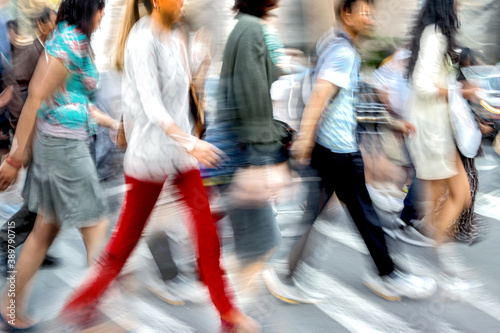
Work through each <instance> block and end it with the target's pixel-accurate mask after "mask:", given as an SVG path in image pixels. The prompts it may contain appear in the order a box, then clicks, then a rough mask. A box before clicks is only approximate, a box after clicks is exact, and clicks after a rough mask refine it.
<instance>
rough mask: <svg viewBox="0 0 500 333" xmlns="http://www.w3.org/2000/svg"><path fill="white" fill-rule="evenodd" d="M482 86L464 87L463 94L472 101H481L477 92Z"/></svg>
mask: <svg viewBox="0 0 500 333" xmlns="http://www.w3.org/2000/svg"><path fill="white" fill-rule="evenodd" d="M480 90H481V89H480V88H476V87H474V88H467V89H462V96H463V97H464V98H465V99H466V100H469V101H471V102H475V103H477V102H479V97H478V96H477V93H478V92H479V91H480Z"/></svg>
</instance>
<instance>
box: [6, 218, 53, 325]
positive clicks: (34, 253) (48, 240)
mask: <svg viewBox="0 0 500 333" xmlns="http://www.w3.org/2000/svg"><path fill="white" fill-rule="evenodd" d="M43 219H44V217H43V215H42V214H38V217H37V219H36V221H35V226H34V227H33V231H32V232H31V234H30V235H29V236H28V239H27V240H26V243H24V246H23V248H22V249H21V253H20V254H19V258H17V263H16V267H15V271H16V272H17V274H16V275H15V295H12V293H7V290H4V294H3V297H2V304H3V306H2V315H3V316H4V318H6V319H7V320H8V319H10V318H9V317H6V316H5V315H6V311H7V310H6V308H7V306H6V305H5V304H10V302H11V300H15V304H16V315H15V325H16V327H17V328H23V327H26V326H30V325H31V323H30V321H29V320H26V319H24V316H23V314H22V309H23V306H22V303H23V300H24V299H25V298H26V296H27V295H26V293H27V291H26V290H27V287H28V284H29V282H30V281H31V279H32V278H33V276H34V275H35V273H36V272H37V271H38V268H39V267H40V265H41V264H42V262H43V260H44V258H45V255H46V254H47V250H48V249H49V247H50V245H51V244H52V242H53V241H54V239H55V238H56V236H57V234H58V233H59V227H58V226H57V225H56V224H53V223H47V222H45V221H44V220H43ZM7 287H8V285H7ZM9 294H10V296H12V297H9Z"/></svg>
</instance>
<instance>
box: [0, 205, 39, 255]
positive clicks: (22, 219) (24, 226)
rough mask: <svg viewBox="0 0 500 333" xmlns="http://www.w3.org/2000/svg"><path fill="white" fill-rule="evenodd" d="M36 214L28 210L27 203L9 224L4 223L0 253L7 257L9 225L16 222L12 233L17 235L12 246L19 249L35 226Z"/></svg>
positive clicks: (0, 238) (0, 232)
mask: <svg viewBox="0 0 500 333" xmlns="http://www.w3.org/2000/svg"><path fill="white" fill-rule="evenodd" d="M36 216H37V214H36V213H32V212H30V211H29V209H28V204H27V203H25V204H24V205H23V206H22V207H21V209H19V211H18V212H17V213H15V214H14V215H13V216H12V217H11V218H10V219H9V220H8V222H7V223H4V224H3V226H2V229H1V230H0V241H1V242H2V245H1V248H0V253H1V254H3V255H5V254H7V252H8V248H9V237H8V236H9V231H8V229H9V225H12V223H9V222H14V227H13V228H10V229H11V231H10V233H11V234H13V235H15V238H14V240H15V242H14V243H12V244H11V245H12V246H14V247H18V246H19V245H21V244H23V243H24V242H25V241H26V239H27V238H28V236H29V234H30V232H31V230H33V226H34V225H35V220H36Z"/></svg>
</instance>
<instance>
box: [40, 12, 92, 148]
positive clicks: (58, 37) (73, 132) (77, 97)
mask: <svg viewBox="0 0 500 333" xmlns="http://www.w3.org/2000/svg"><path fill="white" fill-rule="evenodd" d="M45 52H46V53H47V54H48V55H51V56H53V57H55V58H57V59H59V60H60V61H61V62H62V63H63V65H64V66H65V67H66V68H67V69H68V71H69V76H68V78H67V79H66V82H65V83H64V85H63V86H62V87H61V88H58V90H57V91H56V92H55V93H54V95H53V96H52V97H50V98H49V99H47V100H46V101H44V102H43V103H42V106H41V107H40V109H39V110H38V129H39V130H40V131H41V132H43V133H45V134H50V135H53V136H57V137H64V138H69V139H77V140H86V139H87V138H88V136H89V134H94V133H95V129H96V124H95V123H94V122H93V121H92V120H91V118H90V114H89V103H90V98H91V96H92V94H93V93H94V92H95V90H96V87H97V79H98V72H97V69H96V66H95V64H94V62H93V59H92V55H91V52H92V51H91V49H90V45H89V40H88V38H87V36H85V35H84V34H83V33H82V32H81V31H80V30H79V29H78V28H77V27H76V26H73V25H68V23H67V22H60V23H59V25H58V26H57V29H56V30H55V31H54V34H53V35H52V37H51V38H50V39H49V40H48V41H47V43H46V45H45Z"/></svg>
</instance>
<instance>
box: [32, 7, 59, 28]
mask: <svg viewBox="0 0 500 333" xmlns="http://www.w3.org/2000/svg"><path fill="white" fill-rule="evenodd" d="M55 13H56V11H55V10H53V9H50V8H48V7H45V8H44V10H43V11H42V13H41V14H40V16H38V18H37V22H41V23H43V24H45V23H47V22H48V21H49V20H50V15H52V14H55Z"/></svg>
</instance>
